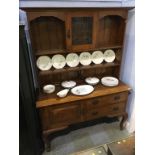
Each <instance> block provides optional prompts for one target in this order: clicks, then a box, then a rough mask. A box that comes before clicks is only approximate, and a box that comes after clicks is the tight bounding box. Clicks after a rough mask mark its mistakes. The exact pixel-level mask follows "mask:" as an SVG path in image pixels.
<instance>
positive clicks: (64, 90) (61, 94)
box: [57, 89, 69, 97]
mask: <svg viewBox="0 0 155 155" xmlns="http://www.w3.org/2000/svg"><path fill="white" fill-rule="evenodd" d="M68 92H69V89H63V90H61V91H59V92H58V93H57V96H59V97H65V96H66V95H67V94H68Z"/></svg>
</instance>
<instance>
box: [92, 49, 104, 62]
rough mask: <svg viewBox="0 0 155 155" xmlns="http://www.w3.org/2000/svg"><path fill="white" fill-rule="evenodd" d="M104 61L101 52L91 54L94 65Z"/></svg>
mask: <svg viewBox="0 0 155 155" xmlns="http://www.w3.org/2000/svg"><path fill="white" fill-rule="evenodd" d="M103 60H104V54H103V52H102V51H94V52H93V53H92V61H93V63H94V64H101V63H102V62H103Z"/></svg>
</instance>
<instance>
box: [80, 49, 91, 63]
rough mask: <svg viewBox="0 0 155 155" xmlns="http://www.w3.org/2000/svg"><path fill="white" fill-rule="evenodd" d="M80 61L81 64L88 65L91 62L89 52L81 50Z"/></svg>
mask: <svg viewBox="0 0 155 155" xmlns="http://www.w3.org/2000/svg"><path fill="white" fill-rule="evenodd" d="M79 59H80V63H81V64H82V65H83V66H87V65H90V64H91V54H90V53H88V52H82V53H81V54H80V57H79Z"/></svg>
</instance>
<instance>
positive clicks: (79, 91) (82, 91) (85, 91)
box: [71, 85, 94, 95]
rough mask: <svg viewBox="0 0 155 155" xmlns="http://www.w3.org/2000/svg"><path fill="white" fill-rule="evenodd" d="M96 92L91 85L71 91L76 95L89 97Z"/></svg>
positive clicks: (77, 87)
mask: <svg viewBox="0 0 155 155" xmlns="http://www.w3.org/2000/svg"><path fill="white" fill-rule="evenodd" d="M93 91H94V87H93V86H91V85H80V86H76V87H74V88H72V89H71V92H72V94H74V95H88V94H90V93H91V92H93Z"/></svg>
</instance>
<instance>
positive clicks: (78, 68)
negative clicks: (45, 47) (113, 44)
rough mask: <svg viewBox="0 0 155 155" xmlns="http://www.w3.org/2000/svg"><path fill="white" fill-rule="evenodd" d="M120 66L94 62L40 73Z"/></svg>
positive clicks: (47, 73)
mask: <svg viewBox="0 0 155 155" xmlns="http://www.w3.org/2000/svg"><path fill="white" fill-rule="evenodd" d="M117 66H120V64H119V63H103V64H97V65H96V64H92V65H89V66H82V65H80V66H78V67H65V68H63V69H54V68H52V69H51V70H48V71H40V72H39V75H49V74H57V73H62V72H70V71H79V70H85V69H86V70H87V69H95V68H107V67H117Z"/></svg>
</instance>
